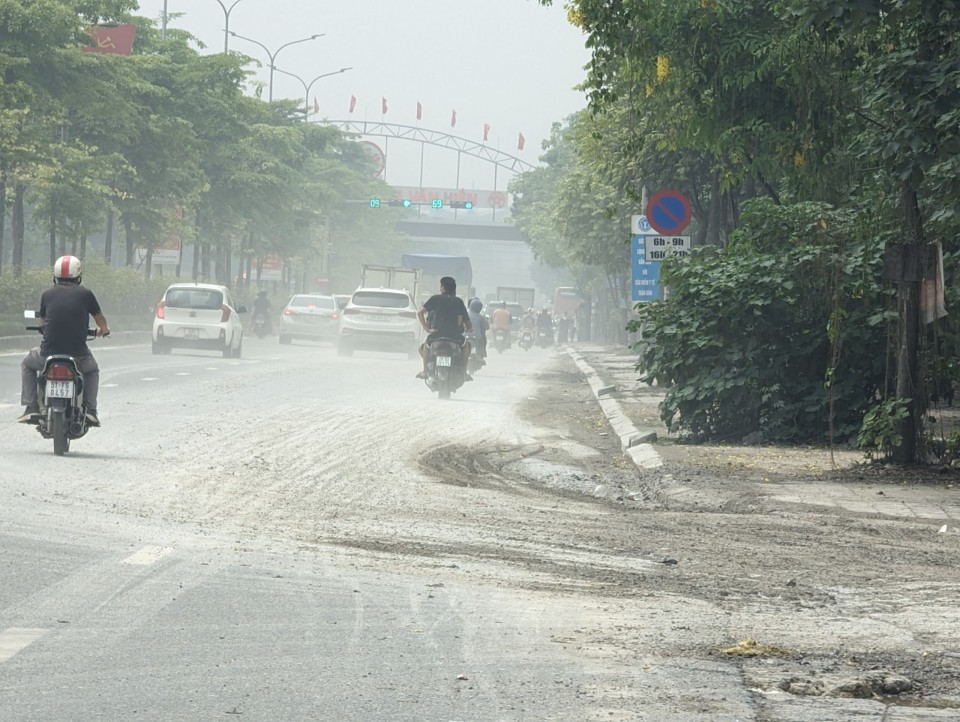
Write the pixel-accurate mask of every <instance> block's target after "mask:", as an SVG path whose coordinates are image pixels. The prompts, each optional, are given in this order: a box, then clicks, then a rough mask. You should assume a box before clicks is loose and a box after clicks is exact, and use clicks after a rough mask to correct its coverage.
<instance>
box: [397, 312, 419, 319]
mask: <svg viewBox="0 0 960 722" xmlns="http://www.w3.org/2000/svg"><path fill="white" fill-rule="evenodd" d="M400 315H401V316H403V317H404V318H416V317H417V313H416V311H401V312H400Z"/></svg>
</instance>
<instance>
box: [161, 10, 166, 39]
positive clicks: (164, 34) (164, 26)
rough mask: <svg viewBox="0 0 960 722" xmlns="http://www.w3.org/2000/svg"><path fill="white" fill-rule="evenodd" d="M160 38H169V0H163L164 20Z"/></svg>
mask: <svg viewBox="0 0 960 722" xmlns="http://www.w3.org/2000/svg"><path fill="white" fill-rule="evenodd" d="M160 39H161V40H166V39H167V0H163V20H162V25H161V30H160Z"/></svg>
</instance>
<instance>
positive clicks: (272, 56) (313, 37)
mask: <svg viewBox="0 0 960 722" xmlns="http://www.w3.org/2000/svg"><path fill="white" fill-rule="evenodd" d="M229 33H230V35H232V36H233V37H235V38H239V39H240V40H246V41H247V42H248V43H253V44H254V45H259V46H260V47H261V48H263V50H264V52H265V53H266V54H267V57H269V58H270V85H269V86H268V88H269V89H268V91H267V101H268V102H270V103H272V102H273V71H274V70H276V66H275V65H274V60H276V57H277V56H278V55H279V54H280V51H281V50H283V49H284V48H289V47H290V46H291V45H296V44H297V43H305V42H307V41H308V40H316V39H317V38H322V37H323V36H324V35H326V33H318V34H317V35H311V36H310V37H309V38H300V39H299V40H291V41H290V42H289V43H284V44H283V45H281V46H280V47H279V48H277V49H276V50H274V51H273V52H272V53H271V52H270V48H268V47H267V46H266V45H264V44H263V43H261V42H260V41H259V40H254V39H253V38H246V37H244V36H243V35H238V34H237V33H235V32H233V31H232V30H230V31H229Z"/></svg>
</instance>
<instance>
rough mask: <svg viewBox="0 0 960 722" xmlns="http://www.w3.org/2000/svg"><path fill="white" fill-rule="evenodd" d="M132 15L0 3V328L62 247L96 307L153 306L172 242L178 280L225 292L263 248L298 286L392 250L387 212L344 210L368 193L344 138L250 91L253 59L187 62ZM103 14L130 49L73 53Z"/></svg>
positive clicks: (110, 9)
mask: <svg viewBox="0 0 960 722" xmlns="http://www.w3.org/2000/svg"><path fill="white" fill-rule="evenodd" d="M136 10H137V3H136V2H135V0H85V1H84V2H76V0H31V2H23V0H0V323H2V324H3V325H4V326H16V327H20V326H22V324H21V323H20V322H19V321H18V320H16V319H17V318H19V316H20V312H21V311H22V309H23V308H25V307H26V308H31V307H33V306H34V305H35V304H36V298H37V296H38V295H39V292H40V290H42V288H43V287H45V286H46V285H48V284H49V282H50V272H49V268H50V265H51V264H52V261H53V260H54V259H55V258H57V257H58V256H60V255H63V254H65V253H72V254H75V255H78V256H81V257H83V258H84V262H85V265H86V268H87V271H86V273H85V276H86V278H87V279H88V280H89V281H90V282H91V283H92V282H93V280H94V279H96V288H97V292H98V294H99V295H100V297H101V300H102V301H104V302H105V304H104V305H105V308H123V309H134V308H149V307H150V306H151V305H152V304H154V303H156V301H157V299H159V297H160V293H158V289H160V290H161V291H162V287H163V286H164V285H165V284H164V283H163V282H162V281H159V280H157V279H156V276H157V268H155V267H153V264H152V256H153V252H154V251H155V250H156V249H158V248H161V247H162V246H163V245H164V244H167V243H169V242H171V241H174V242H176V241H178V240H179V241H182V242H183V243H190V244H196V245H197V247H198V248H199V251H200V252H199V253H197V254H195V258H194V259H193V260H191V259H190V258H185V259H184V261H183V264H184V265H183V266H182V267H179V268H178V269H177V275H178V276H179V277H181V278H188V279H198V280H201V281H210V282H217V283H223V284H226V285H230V286H233V287H238V286H239V287H240V288H239V292H238V296H240V297H241V298H243V297H244V287H245V286H247V285H249V284H251V283H253V284H256V282H257V280H258V278H257V271H256V269H257V267H262V265H263V264H262V261H263V259H264V258H265V257H270V256H275V257H278V258H280V259H282V261H283V262H284V266H285V268H286V269H288V270H287V271H286V272H287V273H288V274H289V279H288V280H289V282H290V283H289V285H290V286H296V287H305V286H308V285H310V284H312V283H313V282H314V279H315V277H316V276H318V275H326V276H328V277H329V278H331V279H335V278H337V277H339V276H342V277H344V278H350V279H353V278H355V277H356V275H357V273H358V272H359V267H360V265H361V264H362V263H363V262H365V261H369V260H373V259H376V258H378V257H380V256H382V254H383V253H384V252H385V251H386V250H388V249H390V248H392V247H393V246H394V245H395V244H396V242H397V241H398V240H399V239H398V238H397V234H396V231H395V230H394V221H395V218H394V217H393V215H392V214H391V213H390V212H389V211H384V212H382V213H369V211H368V210H367V212H364V211H365V209H364V207H363V205H362V204H360V203H356V202H355V201H357V200H358V199H365V198H370V197H372V196H379V195H383V194H384V185H383V183H382V181H380V180H376V179H374V178H373V173H372V167H371V164H370V161H369V159H368V157H367V156H366V155H365V154H364V153H363V152H362V150H361V149H360V148H359V147H358V146H357V144H356V143H354V142H352V141H351V139H350V138H348V137H346V136H345V135H344V134H343V133H341V132H340V131H339V130H337V129H335V128H333V127H330V126H324V125H320V124H315V123H309V122H305V121H306V120H307V116H306V111H307V109H305V108H303V107H301V106H300V105H298V104H297V103H294V102H292V101H275V102H273V103H268V102H266V101H265V100H263V99H261V97H260V91H261V90H262V88H260V87H258V86H256V85H253V69H254V67H255V61H254V60H253V59H252V58H250V57H246V56H244V55H242V54H240V53H237V52H230V53H227V54H225V53H216V54H204V55H201V54H200V53H199V52H198V51H197V50H196V48H197V47H198V46H197V43H196V41H195V40H194V39H193V38H192V37H191V36H190V35H189V34H188V33H186V32H184V31H182V30H177V29H169V30H168V32H167V36H166V39H162V38H161V33H160V30H159V29H158V28H157V27H156V21H154V20H152V19H148V18H143V17H138V16H137V15H136ZM116 23H133V24H135V25H136V39H135V42H134V48H133V54H132V55H126V56H125V55H113V54H99V53H90V52H85V51H84V50H83V47H84V46H88V45H90V44H91V42H92V40H91V37H90V35H89V34H88V29H89V28H90V27H91V26H94V25H110V24H116ZM91 239H96V248H97V252H96V253H95V254H94V253H91V252H89V251H90V250H91V249H92V246H93V244H92V241H91ZM138 249H142V252H138ZM5 258H8V259H10V260H9V261H8V262H7V263H4V259H5ZM100 259H102V262H100ZM118 264H122V265H123V266H125V267H127V268H129V269H134V268H135V269H137V271H138V272H137V273H134V272H132V271H131V272H129V273H128V272H112V271H111V269H110V266H111V265H112V266H116V265H118ZM39 267H42V268H43V271H42V272H38V271H37V272H35V271H34V270H32V269H36V268H39ZM236 267H239V268H240V269H241V271H240V273H238V274H233V273H232V272H231V270H230V269H231V268H236ZM167 273H168V274H169V273H170V270H169V267H167ZM233 275H236V278H234V277H232V276H233ZM165 280H166V283H169V282H170V280H171V279H170V278H169V277H168V278H167V279H165ZM4 330H8V329H4Z"/></svg>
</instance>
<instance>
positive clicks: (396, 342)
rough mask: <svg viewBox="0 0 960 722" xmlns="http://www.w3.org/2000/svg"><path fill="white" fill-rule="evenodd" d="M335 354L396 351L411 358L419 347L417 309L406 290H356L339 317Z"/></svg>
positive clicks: (419, 329)
mask: <svg viewBox="0 0 960 722" xmlns="http://www.w3.org/2000/svg"><path fill="white" fill-rule="evenodd" d="M339 331H340V333H339V338H338V341H337V352H338V353H339V354H340V355H341V356H350V355H352V354H353V351H354V349H369V350H376V351H399V352H401V353H405V354H407V355H409V356H410V357H411V358H415V357H416V356H417V355H418V351H417V349H418V348H419V346H420V332H421V328H420V321H419V320H418V319H417V306H416V304H415V303H414V301H413V298H412V297H411V296H410V294H409V293H407V292H406V291H401V290H397V289H392V288H358V289H357V290H356V291H354V292H353V296H351V297H350V301H349V303H347V305H346V307H345V308H344V309H343V311H342V312H341V314H340V329H339Z"/></svg>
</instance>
